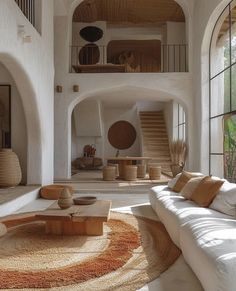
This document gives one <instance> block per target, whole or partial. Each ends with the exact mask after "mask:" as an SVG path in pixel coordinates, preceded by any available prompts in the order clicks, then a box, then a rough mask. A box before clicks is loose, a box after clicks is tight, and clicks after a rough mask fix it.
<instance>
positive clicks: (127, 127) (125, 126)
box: [108, 120, 137, 150]
mask: <svg viewBox="0 0 236 291" xmlns="http://www.w3.org/2000/svg"><path fill="white" fill-rule="evenodd" d="M136 136H137V133H136V130H135V128H134V126H133V125H132V124H131V123H130V122H128V121H126V120H120V121H117V122H115V123H113V124H112V126H111V127H110V128H109V130H108V140H109V142H110V144H111V145H112V146H113V147H114V148H115V149H117V150H126V149H129V148H130V147H131V146H132V145H133V144H134V142H135V140H136Z"/></svg>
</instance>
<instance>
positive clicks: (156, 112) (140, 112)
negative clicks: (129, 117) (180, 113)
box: [139, 110, 163, 115]
mask: <svg viewBox="0 0 236 291" xmlns="http://www.w3.org/2000/svg"><path fill="white" fill-rule="evenodd" d="M139 114H140V115H146V114H147V115H152V114H162V115H163V111H161V110H160V111H139Z"/></svg>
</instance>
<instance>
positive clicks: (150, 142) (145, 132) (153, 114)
mask: <svg viewBox="0 0 236 291" xmlns="http://www.w3.org/2000/svg"><path fill="white" fill-rule="evenodd" d="M139 116H140V122H141V134H142V142H143V155H144V156H148V157H151V158H152V163H156V164H158V165H160V166H161V169H162V172H163V173H167V174H168V175H171V169H170V165H171V158H170V149H169V139H168V134H167V130H166V125H165V120H164V115H163V112H162V111H141V112H140V113H139Z"/></svg>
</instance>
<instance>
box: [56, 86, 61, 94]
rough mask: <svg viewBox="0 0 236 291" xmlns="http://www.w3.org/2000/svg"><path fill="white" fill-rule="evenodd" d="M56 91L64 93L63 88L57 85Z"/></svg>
mask: <svg viewBox="0 0 236 291" xmlns="http://www.w3.org/2000/svg"><path fill="white" fill-rule="evenodd" d="M56 91H57V93H62V86H60V85H57V86H56Z"/></svg>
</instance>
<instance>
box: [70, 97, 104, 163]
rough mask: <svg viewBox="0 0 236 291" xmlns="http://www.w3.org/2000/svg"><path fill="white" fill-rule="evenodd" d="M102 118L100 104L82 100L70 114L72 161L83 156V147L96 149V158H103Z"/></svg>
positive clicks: (95, 101)
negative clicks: (90, 146) (88, 146)
mask: <svg viewBox="0 0 236 291" xmlns="http://www.w3.org/2000/svg"><path fill="white" fill-rule="evenodd" d="M102 119H103V116H102V110H101V102H100V101H97V100H90V99H89V100H84V101H82V102H80V103H79V104H78V105H76V107H75V108H74V110H73V113H72V160H74V159H76V158H78V157H81V156H83V149H84V146H85V145H87V144H90V145H92V144H93V145H94V146H95V147H96V156H98V157H102V156H103V139H104V138H103V127H104V124H103V121H102Z"/></svg>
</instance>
